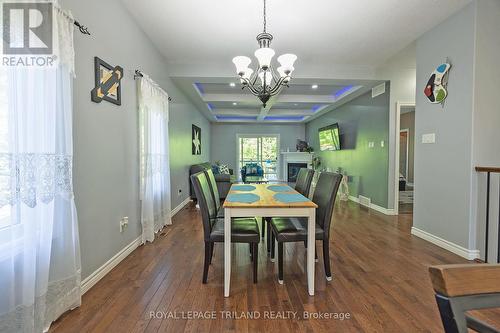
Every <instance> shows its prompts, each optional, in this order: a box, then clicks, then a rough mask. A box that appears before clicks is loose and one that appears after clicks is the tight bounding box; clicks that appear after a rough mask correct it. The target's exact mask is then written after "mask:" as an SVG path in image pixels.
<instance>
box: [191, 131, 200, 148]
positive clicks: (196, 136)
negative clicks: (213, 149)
mask: <svg viewBox="0 0 500 333" xmlns="http://www.w3.org/2000/svg"><path fill="white" fill-rule="evenodd" d="M191 137H192V141H191V146H192V149H191V150H192V154H193V155H201V128H199V127H198V126H196V125H192V127H191Z"/></svg>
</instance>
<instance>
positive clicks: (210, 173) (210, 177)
mask: <svg viewBox="0 0 500 333" xmlns="http://www.w3.org/2000/svg"><path fill="white" fill-rule="evenodd" d="M205 175H206V176H207V179H208V184H209V185H210V190H211V191H212V198H213V200H214V204H215V209H216V210H217V211H219V209H220V195H219V189H218V188H217V182H216V181H215V176H214V172H213V171H212V169H207V170H205Z"/></svg>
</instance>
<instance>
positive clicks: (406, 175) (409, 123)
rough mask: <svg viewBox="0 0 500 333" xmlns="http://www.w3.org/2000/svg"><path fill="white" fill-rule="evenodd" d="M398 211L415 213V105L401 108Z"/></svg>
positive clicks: (400, 212)
mask: <svg viewBox="0 0 500 333" xmlns="http://www.w3.org/2000/svg"><path fill="white" fill-rule="evenodd" d="M399 112H400V114H399V129H400V130H399V159H398V162H399V177H398V178H399V179H398V195H397V197H398V203H397V204H398V212H399V214H413V198H414V178H413V175H414V172H413V169H414V163H415V162H414V156H415V154H414V152H415V106H403V107H401V108H399Z"/></svg>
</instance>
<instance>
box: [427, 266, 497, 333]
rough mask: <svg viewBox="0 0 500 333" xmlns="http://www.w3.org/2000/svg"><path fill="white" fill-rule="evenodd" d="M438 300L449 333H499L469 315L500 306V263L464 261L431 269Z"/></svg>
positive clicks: (446, 330) (445, 329) (445, 328)
mask: <svg viewBox="0 0 500 333" xmlns="http://www.w3.org/2000/svg"><path fill="white" fill-rule="evenodd" d="M429 274H430V277H431V281H432V286H433V288H434V291H435V292H436V302H437V305H438V308H439V313H440V315H441V321H442V322H443V327H444V331H445V332H446V333H467V332H468V328H470V329H472V330H474V331H476V332H481V333H493V332H495V333H499V332H500V330H499V329H498V328H495V327H492V326H490V325H489V324H487V323H485V322H483V321H480V320H478V319H476V318H474V317H472V316H471V315H469V314H467V313H466V312H467V311H470V310H480V309H487V308H497V307H500V265H493V264H464V265H442V266H433V267H430V268H429Z"/></svg>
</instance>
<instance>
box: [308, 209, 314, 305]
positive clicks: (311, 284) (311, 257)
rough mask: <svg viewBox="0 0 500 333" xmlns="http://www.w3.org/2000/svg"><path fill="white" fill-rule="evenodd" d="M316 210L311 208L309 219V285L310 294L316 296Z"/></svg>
mask: <svg viewBox="0 0 500 333" xmlns="http://www.w3.org/2000/svg"><path fill="white" fill-rule="evenodd" d="M315 234H316V210H315V209H314V208H313V209H309V220H308V221H307V286H308V289H309V295H311V296H314V251H315V249H316V246H315V245H316V235H315Z"/></svg>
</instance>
